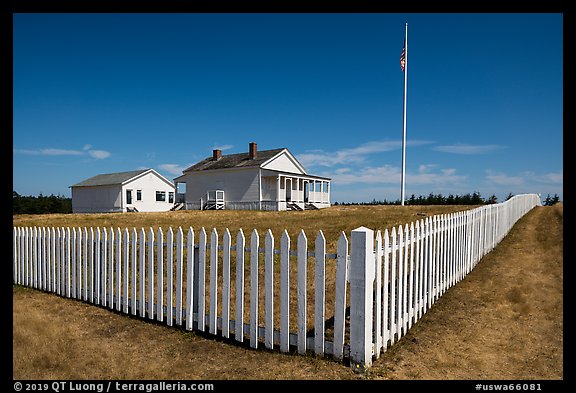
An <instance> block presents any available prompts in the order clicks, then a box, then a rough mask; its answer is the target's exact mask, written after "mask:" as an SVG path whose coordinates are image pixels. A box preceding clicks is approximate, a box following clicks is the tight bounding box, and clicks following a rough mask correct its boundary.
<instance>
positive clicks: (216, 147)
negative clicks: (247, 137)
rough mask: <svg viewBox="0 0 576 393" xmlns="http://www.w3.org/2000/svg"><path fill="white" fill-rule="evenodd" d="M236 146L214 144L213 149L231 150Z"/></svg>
mask: <svg viewBox="0 0 576 393" xmlns="http://www.w3.org/2000/svg"><path fill="white" fill-rule="evenodd" d="M233 147H234V145H220V146H213V147H212V150H222V151H224V150H230V149H232V148H233Z"/></svg>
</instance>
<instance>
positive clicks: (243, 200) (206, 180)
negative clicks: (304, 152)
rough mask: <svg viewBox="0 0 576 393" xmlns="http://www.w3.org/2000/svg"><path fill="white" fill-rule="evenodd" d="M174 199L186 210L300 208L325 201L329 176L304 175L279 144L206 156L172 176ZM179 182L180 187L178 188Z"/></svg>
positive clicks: (319, 205)
mask: <svg viewBox="0 0 576 393" xmlns="http://www.w3.org/2000/svg"><path fill="white" fill-rule="evenodd" d="M174 183H175V184H176V189H177V190H178V192H179V194H177V202H180V203H182V204H184V205H185V207H186V209H187V210H198V209H201V210H202V209H231V210H306V209H321V208H326V207H329V206H330V179H329V178H326V177H321V176H313V175H309V174H308V173H307V172H306V170H305V169H304V167H303V166H302V165H301V164H300V163H299V162H298V160H297V159H296V158H295V157H294V156H293V155H292V153H290V151H288V149H285V148H280V149H273V150H262V151H258V148H257V145H256V143H254V142H251V143H250V144H249V148H248V151H247V152H245V153H238V154H228V155H222V151H221V150H218V149H216V150H213V151H212V157H208V158H206V159H204V160H202V161H200V162H198V163H197V164H195V165H193V166H191V167H189V168H187V169H185V170H184V171H183V174H182V175H181V176H179V177H177V178H175V179H174ZM183 184H185V192H180V189H181V188H184V186H182V185H183Z"/></svg>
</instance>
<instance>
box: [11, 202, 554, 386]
mask: <svg viewBox="0 0 576 393" xmlns="http://www.w3.org/2000/svg"><path fill="white" fill-rule="evenodd" d="M562 224H563V207H562V204H557V205H555V206H553V207H538V208H536V209H534V210H533V211H532V212H530V213H529V214H528V215H527V216H525V217H524V218H523V219H521V220H520V221H519V222H518V223H517V225H516V226H515V227H514V228H513V229H512V231H511V232H510V234H509V236H507V237H506V239H504V240H503V241H502V243H500V245H499V246H498V247H497V248H496V249H495V250H494V251H493V252H491V253H490V254H488V255H487V256H486V257H485V258H484V259H483V261H482V262H480V263H479V264H478V265H477V266H476V268H475V269H474V271H473V272H472V273H471V274H469V275H468V276H467V277H466V278H465V279H464V280H463V281H461V282H460V283H459V284H457V285H456V286H454V287H452V288H451V289H450V290H449V291H448V292H446V293H445V294H444V296H442V298H440V299H439V300H438V301H437V302H436V303H435V304H434V306H433V307H432V309H431V310H430V311H429V312H428V313H427V314H426V315H425V316H424V317H423V318H422V319H421V320H420V321H419V322H418V323H417V324H416V325H414V326H413V327H412V329H411V331H410V332H409V333H408V334H407V335H406V336H405V337H404V338H403V339H402V340H401V341H400V342H398V343H397V344H396V345H395V346H394V348H392V349H390V350H388V351H387V352H386V353H384V354H383V356H382V357H381V358H380V359H378V360H376V361H375V363H374V365H373V367H372V368H371V369H370V370H369V372H368V373H366V374H365V375H358V374H354V373H353V372H351V371H350V369H349V368H348V367H346V366H344V365H342V364H339V363H336V362H333V361H330V360H327V359H318V358H315V357H312V356H306V357H303V356H293V355H283V354H280V353H277V352H270V351H265V350H258V351H254V350H250V349H248V348H245V347H240V346H237V345H231V344H229V343H225V342H222V341H219V340H215V339H206V338H203V337H201V336H199V335H197V334H195V333H184V332H182V331H180V330H176V329H170V328H168V327H166V326H163V325H157V324H154V323H148V322H143V321H140V320H138V319H133V318H130V317H127V316H125V315H121V314H117V313H115V312H111V311H108V310H106V309H102V308H99V307H95V306H92V305H89V304H85V303H82V302H79V301H76V300H69V299H64V298H61V297H58V296H55V295H52V294H46V293H42V292H38V291H34V290H30V289H25V288H20V287H14V289H13V346H14V349H13V363H12V364H13V378H14V379H150V380H153V379H176V380H190V379H195V380H201V379H331V380H333V379H359V378H362V379H365V378H367V379H442V380H446V379H562V378H563V352H562V350H563V330H562V328H563V315H562V307H563V287H562V285H563V284H562V283H563V267H562V263H563V229H562Z"/></svg>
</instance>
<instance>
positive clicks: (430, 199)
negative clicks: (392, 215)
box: [12, 191, 560, 214]
mask: <svg viewBox="0 0 576 393" xmlns="http://www.w3.org/2000/svg"><path fill="white" fill-rule="evenodd" d="M513 196H514V195H513V194H512V193H510V194H508V196H507V197H506V200H508V199H510V198H512V197H513ZM559 201H560V197H559V196H558V195H557V194H554V196H550V194H548V195H547V196H546V198H545V199H544V201H543V202H542V204H543V205H544V206H552V205H554V204H556V203H558V202H559ZM493 203H498V198H497V197H496V196H495V195H491V196H490V197H488V198H483V197H482V196H481V195H480V193H479V192H473V193H472V194H470V193H468V194H464V195H453V194H449V195H447V196H444V195H442V194H433V193H430V194H428V195H427V196H423V195H420V196H418V197H416V196H415V195H414V194H412V195H411V196H410V198H408V199H406V200H405V201H404V204H405V205H489V204H493ZM349 205H400V199H397V200H394V201H388V200H386V199H384V200H376V199H373V200H372V201H370V202H334V206H349ZM49 213H72V198H67V197H65V196H63V195H54V194H52V195H50V196H45V195H42V194H40V195H38V196H31V195H28V196H24V195H20V194H18V193H17V192H16V191H13V192H12V214H49Z"/></svg>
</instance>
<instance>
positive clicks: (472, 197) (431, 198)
mask: <svg viewBox="0 0 576 393" xmlns="http://www.w3.org/2000/svg"><path fill="white" fill-rule="evenodd" d="M513 196H514V194H512V193H509V194H508V196H507V197H506V199H505V201H507V200H508V199H510V198H512V197H513ZM559 201H560V198H559V197H558V195H557V194H554V196H553V197H551V196H550V194H548V196H547V197H546V199H545V200H544V201H543V202H542V204H543V205H544V206H552V205H554V204H555V203H557V202H559ZM494 203H498V198H497V197H496V195H494V194H492V195H491V196H489V197H488V198H483V197H482V196H481V195H480V193H479V192H473V193H472V194H470V193H467V194H464V195H454V194H449V195H447V196H444V195H442V194H434V193H430V194H428V195H427V196H423V195H420V196H418V197H416V195H414V194H412V195H411V196H410V198H408V199H406V200H404V204H405V205H490V204H494ZM400 204H401V202H400V199H396V200H393V201H388V200H386V199H384V200H376V199H373V200H372V201H371V202H335V203H334V205H335V206H338V205H341V206H348V205H400Z"/></svg>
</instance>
